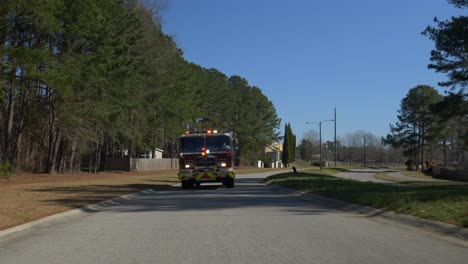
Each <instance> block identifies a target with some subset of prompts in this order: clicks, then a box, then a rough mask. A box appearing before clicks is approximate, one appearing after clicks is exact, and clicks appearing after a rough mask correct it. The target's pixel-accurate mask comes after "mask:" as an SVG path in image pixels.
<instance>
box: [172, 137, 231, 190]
mask: <svg viewBox="0 0 468 264" xmlns="http://www.w3.org/2000/svg"><path fill="white" fill-rule="evenodd" d="M177 147H178V154H179V173H178V178H179V180H180V181H181V184H182V188H183V189H189V188H192V187H194V186H200V185H201V184H202V183H205V182H221V183H222V184H223V185H224V186H226V187H227V188H234V178H235V174H234V162H233V161H234V144H233V140H232V136H231V135H230V134H228V133H218V132H217V131H216V130H205V131H203V132H201V133H192V132H190V131H187V132H185V134H184V135H182V136H181V137H179V139H178V144H177Z"/></svg>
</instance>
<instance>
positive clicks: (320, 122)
mask: <svg viewBox="0 0 468 264" xmlns="http://www.w3.org/2000/svg"><path fill="white" fill-rule="evenodd" d="M327 121H334V120H333V119H327V120H322V121H319V122H318V123H317V122H306V124H316V125H318V126H319V131H320V132H319V134H320V169H322V168H323V166H322V123H323V122H327Z"/></svg>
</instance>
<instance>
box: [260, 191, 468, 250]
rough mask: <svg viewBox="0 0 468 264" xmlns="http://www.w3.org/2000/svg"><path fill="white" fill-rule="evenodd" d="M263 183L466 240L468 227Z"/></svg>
mask: <svg viewBox="0 0 468 264" xmlns="http://www.w3.org/2000/svg"><path fill="white" fill-rule="evenodd" d="M265 184H266V185H267V186H269V187H270V188H271V189H273V190H277V191H281V192H286V193H288V194H289V195H291V196H296V197H300V198H302V199H304V200H306V201H315V202H321V203H327V205H331V206H332V207H334V208H336V209H337V210H340V211H344V212H354V213H357V214H360V215H365V216H366V217H369V218H379V217H380V218H383V219H386V220H392V221H396V222H398V223H402V224H405V225H409V226H413V227H417V228H420V229H423V230H425V231H430V232H435V233H438V234H441V235H446V236H450V237H453V238H457V239H461V240H464V241H468V228H464V227H461V226H456V225H451V224H447V223H443V222H439V221H434V220H428V219H423V218H419V217H415V216H411V215H405V214H400V213H395V212H393V211H385V210H382V209H377V208H373V207H369V206H363V205H359V204H354V203H350V202H346V201H342V200H337V199H333V198H328V197H324V196H320V195H317V194H313V193H308V192H304V191H298V190H294V189H289V188H285V187H282V186H279V185H276V184H271V183H268V182H265Z"/></svg>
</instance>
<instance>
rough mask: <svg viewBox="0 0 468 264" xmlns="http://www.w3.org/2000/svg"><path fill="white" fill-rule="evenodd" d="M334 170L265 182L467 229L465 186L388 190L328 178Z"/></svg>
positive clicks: (373, 185) (312, 172)
mask: <svg viewBox="0 0 468 264" xmlns="http://www.w3.org/2000/svg"><path fill="white" fill-rule="evenodd" d="M339 171H340V170H337V169H324V170H322V171H318V170H308V171H303V172H301V173H297V174H294V173H284V174H278V175H274V176H271V177H268V178H267V179H266V181H267V182H269V183H272V184H277V185H280V186H283V187H286V188H291V189H296V190H301V191H307V192H311V193H314V194H318V195H321V196H325V197H330V198H334V199H338V200H343V201H348V202H351V203H355V204H361V205H365V206H371V207H374V208H380V209H384V210H390V211H395V212H398V213H403V214H409V215H413V216H417V217H421V218H426V219H431V220H437V221H441V222H446V223H450V224H455V225H460V226H464V227H468V186H466V185H463V186H461V185H460V186H458V185H457V186H448V185H440V184H425V185H414V186H413V185H405V186H390V185H384V184H379V183H371V182H357V181H351V180H346V179H342V178H338V177H333V176H332V175H334V174H336V173H338V172H339Z"/></svg>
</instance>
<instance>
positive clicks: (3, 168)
mask: <svg viewBox="0 0 468 264" xmlns="http://www.w3.org/2000/svg"><path fill="white" fill-rule="evenodd" d="M11 169H12V166H11V163H10V162H9V161H5V162H0V176H1V177H9V176H10V174H11Z"/></svg>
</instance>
